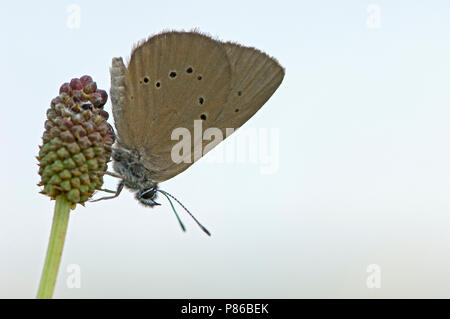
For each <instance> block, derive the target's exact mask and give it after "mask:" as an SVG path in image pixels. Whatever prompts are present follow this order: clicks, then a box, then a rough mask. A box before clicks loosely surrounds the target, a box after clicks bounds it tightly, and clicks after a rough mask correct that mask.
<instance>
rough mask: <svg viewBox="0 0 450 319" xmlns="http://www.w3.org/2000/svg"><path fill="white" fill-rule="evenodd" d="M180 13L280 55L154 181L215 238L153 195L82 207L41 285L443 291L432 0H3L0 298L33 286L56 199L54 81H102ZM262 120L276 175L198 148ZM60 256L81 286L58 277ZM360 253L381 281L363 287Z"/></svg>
mask: <svg viewBox="0 0 450 319" xmlns="http://www.w3.org/2000/svg"><path fill="white" fill-rule="evenodd" d="M71 4H75V6H76V7H75V8H79V9H80V24H79V26H78V27H77V26H76V25H75V28H73V26H74V24H73V23H74V21H73V20H70V18H69V17H70V14H71V13H70V12H69V11H70V10H69V11H68V8H69V9H70V8H74V7H70V5H71ZM371 4H374V5H375V7H373V6H372V7H370V5H371ZM368 8H375V11H371V10H373V9H370V10H369V11H368ZM378 9H379V13H380V14H379V16H378V17H377V16H373V14H376V11H377V10H378ZM72 12H73V11H72ZM374 12H375V13H374ZM377 19H378V20H377ZM378 22H379V23H378ZM75 23H76V21H75ZM194 27H197V28H199V29H200V30H201V31H204V32H208V33H210V34H211V35H214V36H216V37H218V38H220V39H222V40H227V41H228V40H232V41H237V42H239V43H242V44H244V45H248V46H254V47H257V48H259V49H261V50H263V51H265V52H267V53H268V54H270V55H272V56H275V57H276V58H277V59H278V60H279V61H280V63H281V64H282V65H283V66H284V67H285V68H286V77H285V79H284V81H283V83H282V84H281V86H280V88H279V89H278V90H277V91H276V93H275V94H274V95H273V96H272V98H271V99H270V100H269V101H268V102H267V103H266V105H265V106H264V107H263V108H262V109H261V110H260V111H259V112H258V113H257V114H256V115H255V116H254V117H253V118H252V119H251V120H250V121H249V122H248V123H247V124H246V125H245V126H244V127H243V128H242V131H238V132H237V133H236V134H235V135H233V136H232V137H231V138H230V139H229V140H227V141H225V142H223V144H222V145H220V146H218V147H217V149H216V150H215V151H213V152H211V153H209V154H208V155H207V156H206V157H205V158H204V159H202V160H200V161H199V162H198V163H196V164H195V165H193V166H192V167H191V168H190V169H189V170H187V171H186V172H184V173H182V174H181V175H179V176H177V177H175V178H173V179H172V180H169V181H167V182H165V183H163V184H162V185H161V187H162V188H163V189H165V190H167V191H169V192H171V193H173V194H174V195H176V196H177V197H178V198H179V199H180V200H181V201H182V202H183V203H184V204H185V205H186V206H187V207H189V208H190V209H191V211H192V212H193V213H194V214H195V215H196V217H197V218H198V219H199V220H200V221H202V222H203V223H204V224H205V226H207V227H208V228H209V229H210V231H211V232H212V237H211V238H208V237H207V236H205V235H204V234H203V233H202V232H201V230H200V229H199V228H198V227H197V226H196V225H195V224H194V222H193V221H192V220H191V219H190V218H189V216H187V215H186V214H185V213H184V212H183V211H182V210H181V209H180V210H179V213H180V215H181V217H182V219H183V220H184V222H185V224H186V226H187V228H188V230H187V232H186V233H182V232H181V230H180V228H179V226H178V224H177V222H176V219H175V217H174V216H173V213H172V211H171V209H170V205H169V204H168V203H167V202H166V201H165V199H163V198H161V200H160V201H161V203H163V206H162V207H158V208H156V209H153V210H151V209H149V208H145V207H142V206H140V205H138V203H137V202H136V201H135V199H134V197H133V194H131V193H130V192H128V191H124V192H123V194H122V195H121V196H120V197H119V198H118V199H115V200H113V201H105V202H99V203H95V204H94V203H93V204H88V205H86V208H83V207H79V208H77V209H76V210H75V211H74V212H73V213H72V214H71V217H70V223H69V229H68V234H67V239H66V246H65V250H64V254H63V257H62V265H61V269H60V274H59V277H58V282H57V287H56V290H55V294H54V296H55V298H315V297H320V298H348V297H356V298H380V297H385V298H392V297H406V298H410V297H425V298H428V297H439V298H441V297H445V298H450V274H449V271H448V270H449V269H450V253H449V252H450V147H449V145H450V143H449V137H450V125H449V124H450V32H449V30H450V2H448V1H445V0H442V1H417V0H415V1H363V0H359V1H357V0H354V1H331V0H329V1H281V0H278V1H261V0H260V1H242V0H239V1H221V2H215V1H120V2H119V1H103V2H100V1H95V2H93V1H70V2H69V1H53V2H50V1H47V2H42V1H36V2H33V1H28V2H27V1H2V2H1V4H0V34H1V39H2V43H3V44H2V50H1V51H0V63H1V65H0V67H1V77H0V88H1V89H0V90H1V101H2V107H1V110H2V118H3V121H2V124H1V126H0V140H1V146H2V150H3V151H2V156H1V157H0V164H1V167H2V168H3V174H2V175H3V182H2V183H1V184H0V193H1V196H2V200H1V204H0V254H1V261H0V297H1V298H34V297H35V294H36V291H37V287H38V283H39V279H40V273H41V270H42V266H43V261H44V257H45V252H46V249H47V241H48V237H49V233H50V226H51V218H52V214H53V206H54V202H51V201H50V200H49V199H48V198H47V197H45V196H43V195H40V194H38V192H39V187H37V186H36V184H37V183H38V181H39V176H38V173H37V166H36V163H37V161H36V159H35V158H34V156H36V155H37V153H38V145H39V144H41V136H42V133H43V130H44V128H43V124H44V120H45V112H46V110H47V108H48V107H49V104H50V101H51V99H52V98H53V97H55V96H56V95H57V94H58V89H59V86H60V85H61V84H62V83H64V82H66V81H68V80H70V79H71V78H73V77H80V76H82V75H84V74H89V75H91V76H92V77H93V78H94V80H95V81H96V82H97V84H98V87H99V88H102V89H105V90H108V91H109V86H110V83H109V81H110V80H109V66H110V63H111V59H112V58H113V57H116V56H123V57H128V56H129V54H130V50H131V48H132V46H133V44H134V43H135V42H137V41H139V40H141V39H143V38H146V37H147V36H149V35H150V34H153V33H157V32H160V31H161V30H163V29H178V30H179V29H191V28H194ZM106 109H107V110H108V111H110V109H111V105H110V102H109V101H108V104H107V105H106ZM111 122H112V121H111ZM260 128H262V129H269V131H270V129H273V131H275V132H278V133H279V149H278V151H276V147H275V151H276V152H275V154H274V156H275V157H276V158H278V159H279V167H278V170H276V171H275V172H274V173H273V174H261V165H262V164H261V162H259V163H249V162H247V163H236V162H233V161H231V162H229V163H209V162H208V161H207V160H206V159H207V158H208V156H211V157H212V156H214V154H218V153H217V152H220V151H224V150H225V153H227V150H226V148H227V147H229V148H231V146H232V145H233V144H232V143H234V142H235V139H237V138H238V135H239V134H240V133H242V132H244V131H245V130H246V129H248V130H257V129H260ZM258 137H259V138H260V139H261V140H262V141H267V140H268V139H267V138H265V137H264V136H263V135H258ZM263 144H264V143H263ZM230 145H231V146H230ZM270 145H272V144H270V143H269V147H270ZM273 145H275V146H276V143H275V144H273ZM262 159H263V158H261V157H258V160H259V161H261V160H262ZM115 185H116V181H115V180H114V179H113V178H108V179H107V182H106V186H108V187H110V188H114V187H115ZM71 264H76V265H79V266H80V270H81V288H69V287H68V286H67V284H66V281H67V278H68V275H69V273H68V272H67V269H68V267H69V265H71ZM371 264H376V265H378V266H379V269H381V277H380V278H381V287H380V288H371V289H370V288H368V287H367V284H366V280H367V277H368V276H369V273H368V272H367V267H368V266H369V265H371Z"/></svg>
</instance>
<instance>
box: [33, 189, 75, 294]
mask: <svg viewBox="0 0 450 319" xmlns="http://www.w3.org/2000/svg"><path fill="white" fill-rule="evenodd" d="M69 215H70V203H69V202H68V201H67V199H66V197H65V196H63V195H59V196H58V197H56V203H55V212H54V215H53V224H52V230H51V233H50V239H49V242H48V248H47V256H46V257H45V264H44V269H43V270H42V277H41V283H40V284H39V290H38V293H37V298H38V299H51V298H52V296H53V291H54V289H55V283H56V277H57V275H58V269H59V264H60V262H61V255H62V252H63V247H64V240H65V238H66V231H67V225H68V223H69Z"/></svg>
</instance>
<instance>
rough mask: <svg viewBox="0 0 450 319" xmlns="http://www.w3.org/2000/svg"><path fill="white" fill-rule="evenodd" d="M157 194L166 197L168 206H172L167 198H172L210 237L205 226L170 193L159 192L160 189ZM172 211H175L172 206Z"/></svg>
mask: <svg viewBox="0 0 450 319" xmlns="http://www.w3.org/2000/svg"><path fill="white" fill-rule="evenodd" d="M158 192H160V193H162V194H163V195H164V196H166V198H167V199H168V200H169V202H170V205H172V202H171V201H170V199H169V196H170V197H171V198H172V199H174V200H175V201H176V202H177V203H178V204H180V206H181V207H183V208H184V210H185V211H186V212H187V213H188V214H189V215H190V216H191V217H192V219H193V220H194V221H195V222H196V223H197V225H198V226H199V227H200V228H201V229H202V230H203V231H204V232H205V233H206V234H207V235H208V236H211V233H210V232H209V231H208V230H207V229H206V228H205V226H203V225H202V224H200V222H199V221H198V220H197V218H195V217H194V215H192V214H191V212H190V211H189V210H188V209H187V208H186V207H185V206H184V205H183V204H182V203H181V202H180V201H179V200H178V199H176V198H175V196H173V195H172V194H170V193H168V192H166V191H163V190H160V189H158ZM172 209H173V210H174V211H175V208H174V207H173V205H172ZM175 214H176V212H175ZM177 218H178V221H180V218H179V217H178V215H177ZM180 223H181V221H180ZM182 227H183V229H184V226H182Z"/></svg>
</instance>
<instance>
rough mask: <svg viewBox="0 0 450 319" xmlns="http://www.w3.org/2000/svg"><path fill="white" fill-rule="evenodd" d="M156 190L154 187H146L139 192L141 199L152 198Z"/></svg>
mask: <svg viewBox="0 0 450 319" xmlns="http://www.w3.org/2000/svg"><path fill="white" fill-rule="evenodd" d="M155 193H156V190H155V189H154V188H150V189H146V190H144V191H142V192H141V194H140V198H143V199H153V197H154V196H155Z"/></svg>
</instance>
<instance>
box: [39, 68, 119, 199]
mask: <svg viewBox="0 0 450 319" xmlns="http://www.w3.org/2000/svg"><path fill="white" fill-rule="evenodd" d="M107 99H108V95H107V93H106V92H105V91H103V90H98V89H97V84H96V83H95V82H94V81H93V80H92V78H91V77H90V76H88V75H85V76H82V77H81V78H79V79H77V78H75V79H72V80H71V81H70V83H64V84H63V85H62V86H61V88H60V90H59V95H58V96H57V97H56V98H54V99H53V100H52V101H51V105H50V108H49V109H48V110H47V120H46V121H45V124H44V127H45V131H44V134H43V136H42V141H43V145H42V146H40V150H39V156H37V159H38V161H39V175H40V176H41V182H40V183H39V184H38V185H39V186H43V187H44V189H43V190H42V191H41V193H42V194H45V195H47V196H50V198H51V199H56V197H57V196H58V195H62V194H63V195H65V196H66V198H67V200H68V201H69V202H71V203H72V204H73V205H75V204H77V203H79V204H84V203H85V202H86V201H87V200H88V199H89V198H90V197H91V196H92V194H93V193H94V191H95V190H96V189H100V188H101V186H102V184H103V173H104V172H106V169H107V163H108V162H109V161H110V159H111V147H112V144H113V143H114V139H115V136H114V130H113V129H112V127H111V126H110V125H109V124H108V122H107V120H108V116H109V115H108V113H107V112H106V111H104V110H103V106H104V105H105V103H106V100H107Z"/></svg>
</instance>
